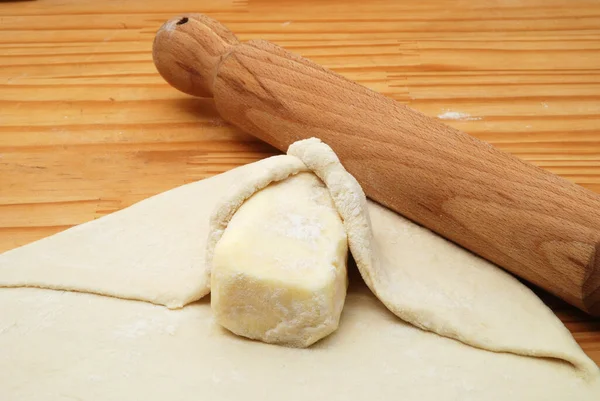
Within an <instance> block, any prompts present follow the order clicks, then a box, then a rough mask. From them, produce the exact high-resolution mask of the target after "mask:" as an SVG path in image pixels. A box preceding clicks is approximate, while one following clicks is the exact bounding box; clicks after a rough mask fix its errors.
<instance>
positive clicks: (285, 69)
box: [153, 14, 600, 315]
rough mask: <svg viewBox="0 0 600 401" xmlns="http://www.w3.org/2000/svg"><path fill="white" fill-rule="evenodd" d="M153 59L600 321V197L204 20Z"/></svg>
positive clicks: (176, 35)
mask: <svg viewBox="0 0 600 401" xmlns="http://www.w3.org/2000/svg"><path fill="white" fill-rule="evenodd" d="M153 55H154V60H155V64H156V66H157V68H158V71H159V72H160V74H161V75H162V76H163V77H164V78H165V79H166V80H167V81H168V82H169V83H170V84H171V85H173V86H174V87H176V88H177V89H179V90H181V91H183V92H186V93H188V94H191V95H195V96H204V97H206V96H208V97H213V98H214V100H215V104H216V107H217V109H218V111H219V113H220V114H221V115H222V117H223V118H224V119H225V120H227V121H229V122H231V123H232V124H234V125H236V126H238V127H239V128H241V129H243V130H244V131H246V132H248V133H250V134H252V135H254V136H256V137H258V138H260V139H262V140H264V141H266V142H268V143H270V144H271V145H273V146H275V147H277V148H278V149H280V150H282V151H285V150H287V147H288V146H289V145H290V144H291V143H292V142H294V141H296V140H299V139H304V138H308V137H318V138H320V139H321V140H323V141H324V142H326V143H327V144H328V145H330V146H331V147H332V148H333V150H334V151H335V152H336V153H337V154H338V156H339V158H340V160H341V161H342V163H343V164H344V166H345V167H346V168H347V169H348V171H349V172H350V173H352V174H353V175H354V176H355V177H356V179H357V180H358V181H359V182H360V184H361V185H362V186H363V188H364V190H365V193H366V194H367V196H369V197H370V198H371V199H373V200H375V201H377V202H379V203H381V204H383V205H385V206H387V207H388V208H390V209H392V210H395V211H396V212H398V213H400V214H402V215H404V216H406V217H408V218H410V219H411V220H413V221H416V222H417V223H419V224H422V225H424V226H425V227H428V228H430V229H432V230H433V231H435V232H437V233H439V234H440V235H442V236H444V237H446V238H448V239H450V240H451V241H454V242H456V243H458V244H460V245H462V246H464V247H465V248H467V249H469V250H471V251H472V252H474V253H476V254H478V255H480V256H482V257H484V258H486V259H488V260H490V261H492V262H494V263H496V264H498V265H500V266H502V267H504V268H505V269H507V270H508V271H510V272H512V273H514V274H516V275H517V276H520V277H522V278H524V279H526V280H528V281H530V282H532V283H534V284H536V285H538V286H540V287H542V288H544V289H546V290H548V291H550V292H552V293H554V294H556V295H557V296H559V297H561V298H563V299H564V300H566V301H567V302H569V303H571V304H573V305H575V306H577V307H579V308H580V309H582V310H584V311H586V312H588V313H591V314H595V315H600V196H599V195H597V194H595V193H593V192H591V191H588V190H586V189H584V188H582V187H580V186H578V185H575V184H574V183H571V182H569V181H567V180H565V179H563V178H560V177H558V176H556V175H553V174H551V173H549V172H547V171H545V170H542V169H540V168H538V167H535V166H533V165H531V164H528V163H525V162H524V161H522V160H520V159H518V158H516V157H514V156H512V155H510V154H508V153H504V152H501V151H500V150H498V149H496V148H494V147H492V146H491V145H489V144H488V143H486V142H483V141H480V140H478V139H476V138H474V137H471V136H469V135H467V134H465V133H463V132H460V131H458V130H455V129H453V128H451V127H448V126H446V125H444V124H442V123H440V122H439V121H438V120H436V119H433V118H429V117H427V116H425V115H423V114H421V113H419V112H417V111H414V110H412V109H410V108H408V107H406V106H404V105H401V104H400V103H397V102H395V101H393V100H391V99H389V98H386V97H385V96H383V95H381V94H378V93H376V92H373V91H371V90H369V89H367V88H365V87H363V86H361V85H358V84H356V83H354V82H352V81H349V80H347V79H345V78H343V77H341V76H339V75H337V74H335V73H333V72H332V71H330V70H327V69H326V68H323V67H321V66H319V65H317V64H315V63H313V62H311V61H309V60H307V59H304V58H302V57H300V56H297V55H295V54H293V53H290V52H288V51H286V50H285V49H283V48H281V47H278V46H276V45H274V44H272V43H269V42H266V41H260V40H259V41H250V42H246V43H240V42H239V41H238V40H237V39H236V37H235V35H233V34H232V33H231V32H230V31H228V30H227V28H225V27H224V26H223V25H221V24H220V23H218V22H217V21H215V20H212V19H210V18H208V17H206V16H203V15H199V14H190V15H185V16H182V17H177V18H174V19H172V20H170V21H168V22H167V23H165V24H164V25H163V27H162V28H161V29H160V30H159V32H158V34H157V36H156V39H155V42H154V51H153ZM424 268H426V267H424Z"/></svg>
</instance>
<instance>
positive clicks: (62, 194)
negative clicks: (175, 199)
mask: <svg viewBox="0 0 600 401" xmlns="http://www.w3.org/2000/svg"><path fill="white" fill-rule="evenodd" d="M184 12H203V13H206V14H209V15H211V16H213V17H215V18H218V19H219V20H221V21H222V22H224V23H226V24H227V25H228V26H229V28H230V29H232V30H233V31H234V32H235V33H236V34H238V36H239V37H240V39H242V40H247V39H251V38H263V39H267V40H271V41H273V42H275V43H277V44H280V45H282V46H285V47H287V48H288V49H290V50H292V51H294V52H297V53H300V54H302V55H304V56H306V57H309V58H311V59H313V60H314V61H316V62H318V63H321V64H323V65H325V66H327V67H329V68H331V69H333V70H335V71H337V72H339V73H341V74H343V75H345V76H346V77H348V78H351V79H353V80H356V81H358V82H360V83H361V84H363V85H366V86H368V87H370V88H372V89H375V90H377V91H379V92H382V93H384V94H385V95H387V96H390V97H392V98H394V99H396V100H398V101H400V102H403V103H406V104H408V105H410V106H411V107H413V108H415V109H418V110H420V111H422V112H424V113H426V114H428V115H430V116H437V117H438V118H441V119H444V120H445V121H446V122H447V123H448V124H450V125H453V126H455V127H457V128H459V129H462V130H464V131H466V132H468V133H470V134H473V135H475V136H477V137H478V138H481V139H484V140H486V141H489V142H491V143H493V144H494V145H496V146H498V147H499V148H501V149H504V150H506V151H509V152H512V153H514V154H516V155H517V156H519V157H521V158H523V159H525V160H528V161H530V162H532V163H535V164H537V165H539V166H542V167H544V168H546V169H548V170H550V171H552V172H554V173H557V174H560V175H562V176H564V177H567V178H568V179H570V180H573V181H575V182H577V183H579V184H581V185H583V186H585V187H587V188H589V189H591V190H593V191H596V192H600V2H598V1H596V0H587V1H585V0H581V1H579V0H577V1H575V0H511V1H497V0H480V1H467V0H458V1H457V0H420V1H408V0H406V1H401V0H369V1H362V0H329V1H321V0H304V1H302V2H298V1H296V0H272V1H271V0H222V1H219V0H204V1H191V0H190V1H185V0H169V1H162V0H145V1H138V0H122V1H108V2H103V1H97V0H37V1H15V2H10V1H9V2H6V1H2V2H0V30H1V32H2V33H1V36H0V85H1V89H0V94H1V96H0V104H1V106H0V251H5V250H8V249H10V248H13V247H16V246H19V245H23V244H26V243H28V242H31V241H33V240H36V239H39V238H42V237H45V236H48V235H50V234H53V233H56V232H59V231H61V230H64V229H66V228H68V227H71V226H73V225H76V224H80V223H83V222H85V221H88V220H91V219H94V218H98V217H100V216H103V215H106V214H108V213H111V212H114V211H116V210H119V209H121V208H123V207H125V206H128V205H131V204H132V203H134V202H136V201H138V200H140V199H143V198H146V197H148V196H150V195H153V194H156V193H159V192H161V191H164V190H167V189H169V188H173V187H176V186H178V185H181V184H184V183H187V182H191V181H195V180H199V179H202V178H206V177H209V176H211V175H214V174H217V173H220V172H222V171H225V170H228V169H230V168H232V167H234V166H237V165H240V164H244V163H249V162H252V161H255V160H258V159H260V158H264V157H266V156H270V155H272V154H274V153H275V150H274V149H272V148H270V147H269V146H267V145H264V144H262V143H259V142H257V141H256V140H255V139H253V138H252V137H250V136H248V135H247V134H244V133H243V132H240V131H239V130H237V129H235V128H233V127H231V126H229V125H227V124H226V123H224V122H223V121H222V120H221V119H220V118H219V116H218V114H217V113H216V112H215V109H214V107H213V105H212V104H211V102H210V101H208V100H202V99H193V98H190V97H187V96H185V95H183V94H181V93H178V92H176V91H175V90H174V89H172V88H170V87H169V86H168V85H167V84H166V83H165V82H164V81H163V80H162V79H161V78H160V76H159V75H158V74H157V72H156V70H155V69H154V66H153V64H152V59H151V46H152V40H153V37H154V34H155V32H156V30H157V29H158V28H159V26H160V25H161V24H162V22H164V21H165V20H166V19H167V18H169V17H172V16H174V15H177V14H180V13H184ZM598 212H599V213H600V211H598ZM542 296H543V298H544V299H545V300H546V301H547V302H548V303H549V304H550V305H551V307H552V308H553V309H554V310H555V312H556V313H557V314H558V315H559V317H560V318H561V319H562V320H563V321H564V322H565V323H566V325H567V327H568V328H569V329H570V330H571V331H572V332H573V334H574V336H575V338H576V339H577V341H578V342H579V343H580V344H581V346H582V347H583V349H584V350H585V351H586V352H587V353H588V354H589V355H590V356H591V357H592V358H593V359H594V360H595V361H596V362H597V363H599V364H600V320H593V319H591V318H589V317H587V316H585V315H584V314H583V313H581V312H578V311H577V310H575V309H573V308H571V307H569V306H567V305H565V304H564V303H562V302H560V301H558V300H556V299H554V298H552V297H549V296H547V295H545V294H542Z"/></svg>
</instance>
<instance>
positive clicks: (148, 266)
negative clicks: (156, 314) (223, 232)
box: [0, 167, 244, 308]
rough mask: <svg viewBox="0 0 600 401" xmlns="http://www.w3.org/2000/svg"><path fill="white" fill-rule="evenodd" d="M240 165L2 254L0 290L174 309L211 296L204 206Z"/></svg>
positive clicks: (206, 209)
mask: <svg viewBox="0 0 600 401" xmlns="http://www.w3.org/2000/svg"><path fill="white" fill-rule="evenodd" d="M243 169H244V167H241V168H238V169H234V170H231V171H229V172H227V173H224V174H221V175H219V176H218V177H212V178H208V179H205V180H201V181H197V182H193V183H190V184H186V185H183V186H180V187H177V188H174V189H171V190H169V191H166V192H163V193H160V194H158V195H155V196H152V197H150V198H147V199H144V200H142V201H140V202H138V203H136V204H134V205H132V206H129V207H127V208H125V209H123V210H120V211H117V212H114V213H112V214H109V215H107V216H104V217H101V218H99V219H96V220H92V221H89V222H87V223H83V224H81V225H78V226H75V227H72V228H69V229H67V230H65V231H62V232H60V233H57V234H55V235H52V236H50V237H46V238H43V239H41V240H38V241H35V242H33V243H30V244H27V245H24V246H21V247H19V248H15V249H12V250H10V251H7V252H5V253H3V254H1V255H0V287H39V288H48V289H55V290H70V291H78V292H88V293H94V294H99V295H107V296H112V297H117V298H124V299H131V300H140V301H146V302H151V303H154V304H160V305H164V306H167V307H169V308H180V307H183V306H184V305H186V304H188V303H190V302H193V301H196V300H198V299H200V298H201V297H203V296H204V295H206V294H208V293H209V291H210V290H209V284H210V283H209V272H208V269H207V267H206V265H205V263H204V259H205V255H204V250H205V246H204V242H205V241H206V233H207V231H208V220H209V215H210V211H211V210H212V209H213V208H214V206H215V204H216V203H217V201H218V199H219V197H220V195H221V193H222V192H223V191H224V190H225V189H226V188H227V187H228V186H229V185H231V184H232V183H233V182H234V181H235V180H236V177H238V176H239V175H240V174H243Z"/></svg>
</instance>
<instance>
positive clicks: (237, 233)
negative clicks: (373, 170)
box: [211, 172, 348, 347]
mask: <svg viewBox="0 0 600 401" xmlns="http://www.w3.org/2000/svg"><path fill="white" fill-rule="evenodd" d="M347 253H348V241H347V239H346V233H345V231H344V226H343V224H342V221H341V219H340V217H339V215H338V213H337V210H336V209H335V206H334V205H333V201H332V200H331V196H330V195H329V191H328V190H327V188H326V187H325V186H324V185H323V183H322V182H321V180H319V179H318V178H317V177H316V176H315V175H314V174H312V173H308V172H305V173H300V174H298V175H296V176H293V177H290V178H288V179H286V180H284V181H280V182H277V183H273V184H271V185H269V186H268V187H266V188H265V189H263V190H262V191H259V192H257V193H255V194H254V195H253V196H252V197H251V198H250V199H248V200H246V202H244V204H243V205H242V206H241V207H240V209H239V210H238V211H237V212H236V213H235V215H234V216H233V218H232V220H231V221H230V222H229V224H228V226H227V229H226V230H225V232H224V233H223V237H222V238H221V239H220V241H219V242H218V244H217V245H216V248H215V252H214V257H213V263H212V266H211V305H212V310H213V312H214V315H215V319H216V321H217V322H218V323H219V324H221V325H222V326H224V327H225V328H227V329H229V330H231V331H232V332H234V333H236V334H238V335H241V336H244V337H249V338H253V339H258V340H261V341H265V342H268V343H277V344H284V345H289V346H294V347H306V346H309V345H311V344H313V343H314V342H315V341H318V340H320V339H321V338H323V337H325V336H327V335H329V334H330V333H332V332H333V331H334V330H336V329H337V327H338V323H339V319H340V314H341V313H342V307H343V306H344V300H345V298H346V285H347V279H346V256H347Z"/></svg>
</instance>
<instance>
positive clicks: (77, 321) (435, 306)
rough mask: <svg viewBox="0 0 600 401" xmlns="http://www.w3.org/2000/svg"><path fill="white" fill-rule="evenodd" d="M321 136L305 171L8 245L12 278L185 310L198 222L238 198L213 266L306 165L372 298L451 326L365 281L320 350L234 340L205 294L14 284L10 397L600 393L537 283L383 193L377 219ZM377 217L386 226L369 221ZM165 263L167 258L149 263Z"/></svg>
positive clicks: (4, 297) (6, 266) (175, 298)
mask: <svg viewBox="0 0 600 401" xmlns="http://www.w3.org/2000/svg"><path fill="white" fill-rule="evenodd" d="M321 145H322V144H319V143H318V141H309V142H304V143H300V144H298V145H295V146H294V147H292V149H291V153H294V154H296V155H297V156H299V157H300V158H301V159H302V160H304V163H303V162H302V161H300V159H299V158H298V157H295V156H277V157H274V158H269V159H266V160H263V161H260V162H257V163H253V164H250V165H247V166H243V167H240V168H238V169H236V170H233V171H231V172H228V173H226V174H224V175H219V176H216V177H214V178H212V179H210V180H204V181H199V182H196V183H192V184H188V185H186V186H183V187H180V188H176V189H173V190H171V191H169V192H167V193H165V194H161V195H158V196H156V197H153V198H151V199H148V200H146V201H144V202H141V203H139V204H136V205H134V206H132V207H130V208H128V209H125V210H123V211H121V212H118V214H117V213H115V214H113V215H110V216H107V217H105V218H102V219H99V220H96V221H94V222H90V223H86V224H84V225H81V226H79V227H76V228H74V229H70V230H67V231H65V232H63V233H61V234H57V235H56V236H52V237H49V238H47V239H45V240H42V241H38V242H35V243H32V244H30V245H27V246H25V247H22V248H19V249H16V250H13V251H9V252H7V253H5V254H3V255H0V286H3V287H16V286H35V287H46V288H56V289H66V290H79V291H86V292H93V293H100V294H107V295H112V296H119V297H125V298H133V299H141V300H146V301H150V302H155V303H161V304H168V305H171V306H176V305H179V304H185V303H186V302H189V301H190V300H192V299H196V298H198V297H199V296H201V294H202V293H203V292H206V290H207V288H206V283H207V280H206V279H205V278H206V275H207V268H206V265H203V264H202V263H200V260H199V258H201V256H202V253H203V251H202V249H200V248H201V247H202V244H203V241H204V238H206V235H208V233H207V232H206V231H204V232H202V231H203V230H208V227H207V226H206V224H204V225H201V224H199V222H202V221H204V219H205V218H206V217H207V214H208V212H209V211H208V210H207V208H211V207H212V206H214V204H215V203H216V198H217V197H221V196H224V198H223V202H222V204H221V205H220V206H219V207H218V210H217V212H216V213H215V215H214V216H213V217H212V220H211V229H210V230H211V231H210V237H209V240H208V245H207V246H208V248H207V252H206V258H207V259H208V260H211V258H212V254H211V249H213V248H214V244H216V243H217V242H218V240H219V238H220V237H221V236H222V235H223V231H224V230H225V229H226V227H227V222H228V221H229V220H230V219H231V216H233V214H234V213H235V211H236V210H237V209H238V208H239V206H240V205H241V204H242V203H243V201H244V200H245V199H247V198H249V197H250V196H252V194H253V193H255V192H257V191H259V190H260V189H262V188H264V187H266V186H267V185H268V184H269V183H270V182H272V181H280V180H284V179H285V178H287V177H288V176H290V175H295V174H298V173H300V172H302V171H307V169H308V167H310V168H314V169H315V172H316V174H317V175H319V176H320V177H321V179H322V180H323V182H325V183H326V184H327V186H328V188H329V189H330V192H331V195H332V198H333V199H334V202H335V203H336V206H338V210H339V212H340V215H341V216H342V217H343V219H344V224H345V225H346V228H347V229H348V228H350V227H356V230H357V231H356V233H353V232H348V240H349V244H350V248H351V251H352V253H353V255H354V257H355V258H356V259H357V261H358V262H359V267H360V269H361V274H362V275H363V277H365V280H366V282H367V283H368V284H369V286H370V288H371V289H372V291H373V292H375V293H376V294H377V296H378V297H379V299H380V300H381V301H382V302H383V303H384V304H385V306H386V307H387V308H388V309H389V310H391V311H392V312H394V314H396V315H397V316H400V317H401V318H402V319H406V320H407V321H409V322H411V323H412V324H415V325H418V326H419V327H422V328H424V329H426V330H431V331H433V332H435V333H439V335H438V334H435V333H432V332H428V331H425V330H421V329H418V328H416V327H415V326H412V325H408V324H406V323H404V322H403V321H402V320H401V319H399V318H398V317H396V316H394V315H392V314H391V313H390V312H388V310H386V309H385V308H383V307H382V305H381V304H380V303H379V301H378V300H377V299H376V298H375V297H374V296H373V295H372V294H371V293H370V292H369V291H367V290H366V289H365V288H364V287H363V286H361V285H360V283H357V282H356V281H357V280H354V282H355V285H354V286H351V288H350V290H349V292H348V297H347V301H346V306H345V307H344V311H343V313H342V319H341V322H340V327H339V330H338V331H336V332H335V333H333V334H332V335H330V336H328V337H327V338H325V339H323V340H322V341H320V342H318V343H316V344H314V345H313V346H312V347H310V348H307V349H292V348H286V347H276V346H272V345H267V344H263V343H259V342H253V341H248V340H245V339H242V338H240V337H236V336H233V335H228V334H227V332H226V331H225V330H223V329H221V328H219V327H218V326H217V325H216V324H215V322H214V321H213V315H212V313H211V310H210V306H209V305H208V303H207V301H206V300H201V301H200V302H196V303H193V304H190V305H188V306H186V307H184V308H182V309H179V310H168V309H166V308H164V307H162V306H158V305H152V304H149V303H145V302H136V301H128V300H122V299H115V298H110V297H103V296H97V295H90V294H81V293H76V292H60V291H50V290H43V289H34V288H0V304H1V305H2V306H3V308H2V310H3V312H2V314H1V315H0V350H2V351H1V352H0V383H3V385H2V386H0V398H1V399H10V400H37V399H41V398H43V399H45V400H65V399H77V398H81V399H86V400H106V399H145V400H150V401H152V400H164V399H166V398H169V399H177V400H192V399H196V398H197V397H198V395H199V394H200V395H201V396H202V398H206V399H213V400H239V399H240V398H242V397H244V398H249V399H263V400H271V399H272V400H279V399H286V400H301V399H302V400H304V399H307V398H318V399H328V400H351V399H370V400H389V399H392V398H397V397H399V396H401V397H402V399H403V400H408V401H413V400H414V401H417V400H419V401H437V400H439V399H444V400H478V401H496V400H498V401H499V400H503V401H504V400H507V399H510V400H523V401H525V400H527V401H530V400H546V401H547V400H556V401H563V400H565V399H573V400H578V401H579V400H581V401H594V400H597V399H598V394H600V379H599V376H600V375H599V373H598V368H597V367H596V366H595V364H594V363H593V362H592V361H591V360H589V358H587V357H586V356H585V354H584V353H583V351H581V349H580V348H579V347H578V346H577V344H576V343H575V341H574V340H573V339H572V337H571V336H570V334H569V333H568V331H567V330H566V329H565V328H564V326H563V325H562V323H561V322H560V321H559V320H558V319H557V318H556V317H555V316H554V315H553V314H552V312H551V311H549V309H548V308H547V307H546V306H545V305H544V304H543V303H542V302H541V301H540V300H539V299H538V298H537V297H536V296H535V295H534V294H533V293H532V292H531V291H530V290H529V289H528V288H527V287H525V286H524V285H522V284H521V283H520V282H518V281H517V280H516V279H514V278H513V277H512V276H510V275H508V274H506V273H505V272H503V271H502V270H500V269H498V268H497V267H496V266H494V265H492V264H490V263H488V262H486V261H484V260H482V259H480V258H477V257H475V256H473V255H471V254H470V253H468V252H466V251H464V250H462V249H461V248H458V247H456V246H455V245H453V244H451V243H450V242H447V241H445V240H444V239H442V238H439V237H437V236H436V235H435V234H433V233H431V232H430V231H428V230H426V229H424V228H421V227H419V226H417V225H415V224H413V223H411V222H409V221H407V220H405V219H403V218H402V217H400V216H398V215H396V214H395V213H392V212H390V211H388V210H386V209H384V208H382V207H380V206H378V205H376V204H374V203H372V202H366V204H367V208H368V212H369V213H368V214H367V213H364V211H363V210H362V209H363V206H364V204H365V200H364V198H362V197H361V194H362V191H360V188H356V187H355V186H354V185H352V184H349V182H351V181H347V179H346V178H347V177H346V178H344V177H345V176H344V174H343V170H342V169H340V168H339V167H338V166H337V162H336V158H335V155H333V154H332V153H330V152H329V151H328V149H327V148H326V147H324V146H325V145H322V146H321ZM321 151H322V152H321ZM315 152H316V153H321V155H322V156H315V157H312V156H311V155H313V153H315ZM323 152H324V153H323ZM319 160H323V162H322V163H321V162H319ZM305 164H306V165H305ZM307 166H308V167H307ZM280 168H281V169H280ZM257 177H258V178H257ZM242 178H243V179H242ZM334 184H335V185H334ZM338 184H339V185H338ZM340 200H343V202H346V203H347V204H346V205H345V206H343V208H340ZM361 205H363V206H361ZM183 209H185V210H186V211H185V218H180V219H178V220H177V225H178V226H177V227H172V226H173V225H174V223H173V221H172V214H173V213H174V212H175V215H176V216H177V215H178V214H179V213H178V211H179V210H183ZM369 214H370V219H371V224H372V235H370V234H369V231H368V230H367V231H364V230H363V229H364V228H365V227H367V228H368V225H367V224H368V222H369ZM115 215H117V217H114V216H115ZM111 216H113V217H111ZM351 217H352V218H351ZM107 220H108V222H106V221H107ZM144 220H146V222H145V223H144ZM103 221H104V222H103ZM100 222H103V223H100ZM148 230H150V233H148V232H147V231H148ZM360 230H363V231H360ZM106 231H108V232H111V233H113V235H110V236H109V235H104V234H103V233H104V232H106ZM161 232H166V234H165V235H164V236H161V235H160V233H161ZM98 237H102V239H101V240H99V239H98ZM73 241H76V246H77V249H75V250H74V247H73ZM90 244H92V245H93V246H91V245H90ZM146 244H147V245H146ZM157 244H162V245H163V246H162V247H160V246H156V245H157ZM211 244H212V245H211ZM151 245H153V246H151ZM98 246H102V249H97V248H96V247H98ZM179 250H183V251H184V252H188V253H185V257H184V256H181V255H179V254H178V253H177V252H178V251H179ZM188 250H189V251H188ZM143 251H145V252H151V253H152V254H153V255H154V257H153V258H146V256H145V255H143ZM74 255H75V256H74ZM94 258H97V259H94ZM157 258H158V260H160V261H163V263H152V259H157ZM97 261H100V262H102V263H104V262H106V264H99V263H98V262H97ZM369 263H370V264H369ZM146 264H149V266H154V267H153V268H152V269H149V271H150V272H151V273H152V274H151V276H152V277H151V278H147V277H145V276H144V274H145V271H146V270H147V269H148V266H146ZM89 266H92V268H89ZM179 274H185V280H183V279H181V278H180V277H178V275H179ZM103 275H107V276H110V279H108V278H106V279H104V277H103ZM351 281H352V280H351ZM130 284H137V285H138V286H137V288H133V286H132V285H130ZM456 340H458V341H456ZM488 350H494V351H502V352H490V351H488ZM523 355H531V356H523ZM537 356H549V357H550V358H538V357H537Z"/></svg>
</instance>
